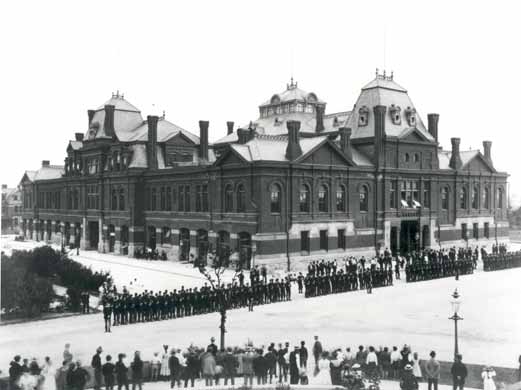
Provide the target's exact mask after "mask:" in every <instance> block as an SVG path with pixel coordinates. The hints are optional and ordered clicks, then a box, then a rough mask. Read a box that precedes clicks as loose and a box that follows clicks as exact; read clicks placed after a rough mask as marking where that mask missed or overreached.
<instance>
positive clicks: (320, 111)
mask: <svg viewBox="0 0 521 390" xmlns="http://www.w3.org/2000/svg"><path fill="white" fill-rule="evenodd" d="M324 110H325V107H324V106H321V105H317V106H315V111H316V114H317V115H316V119H317V125H316V127H315V131H316V132H317V133H320V132H322V131H324Z"/></svg>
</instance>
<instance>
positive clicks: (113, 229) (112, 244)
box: [108, 225, 116, 252]
mask: <svg viewBox="0 0 521 390" xmlns="http://www.w3.org/2000/svg"><path fill="white" fill-rule="evenodd" d="M108 234H109V252H114V247H115V246H116V227H115V226H114V225H109V228H108Z"/></svg>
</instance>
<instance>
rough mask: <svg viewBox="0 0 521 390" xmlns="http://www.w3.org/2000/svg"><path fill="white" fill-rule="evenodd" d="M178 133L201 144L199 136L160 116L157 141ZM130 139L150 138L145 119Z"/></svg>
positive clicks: (141, 139)
mask: <svg viewBox="0 0 521 390" xmlns="http://www.w3.org/2000/svg"><path fill="white" fill-rule="evenodd" d="M178 134H183V135H184V136H185V137H186V138H187V139H188V140H190V142H192V143H193V144H194V145H199V137H197V136H196V135H194V134H192V133H190V132H189V131H187V130H184V129H183V128H181V127H179V126H177V125H176V124H174V123H172V122H169V121H167V120H166V119H165V118H164V117H160V118H159V121H158V122H157V142H166V141H168V140H169V139H171V138H173V137H175V136H176V135H178ZM128 140H129V141H147V140H148V123H147V121H143V123H142V124H141V126H139V127H138V128H137V129H136V130H134V131H133V132H132V137H131V138H129V139H128Z"/></svg>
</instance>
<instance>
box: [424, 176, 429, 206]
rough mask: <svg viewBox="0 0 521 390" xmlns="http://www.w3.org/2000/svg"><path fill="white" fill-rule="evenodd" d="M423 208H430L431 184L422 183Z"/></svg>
mask: <svg viewBox="0 0 521 390" xmlns="http://www.w3.org/2000/svg"><path fill="white" fill-rule="evenodd" d="M423 207H427V208H430V207H431V182H430V181H426V182H424V183H423Z"/></svg>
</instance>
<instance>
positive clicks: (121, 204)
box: [119, 188, 125, 210]
mask: <svg viewBox="0 0 521 390" xmlns="http://www.w3.org/2000/svg"><path fill="white" fill-rule="evenodd" d="M119 209H120V210H125V190H124V189H123V188H120V189H119Z"/></svg>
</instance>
